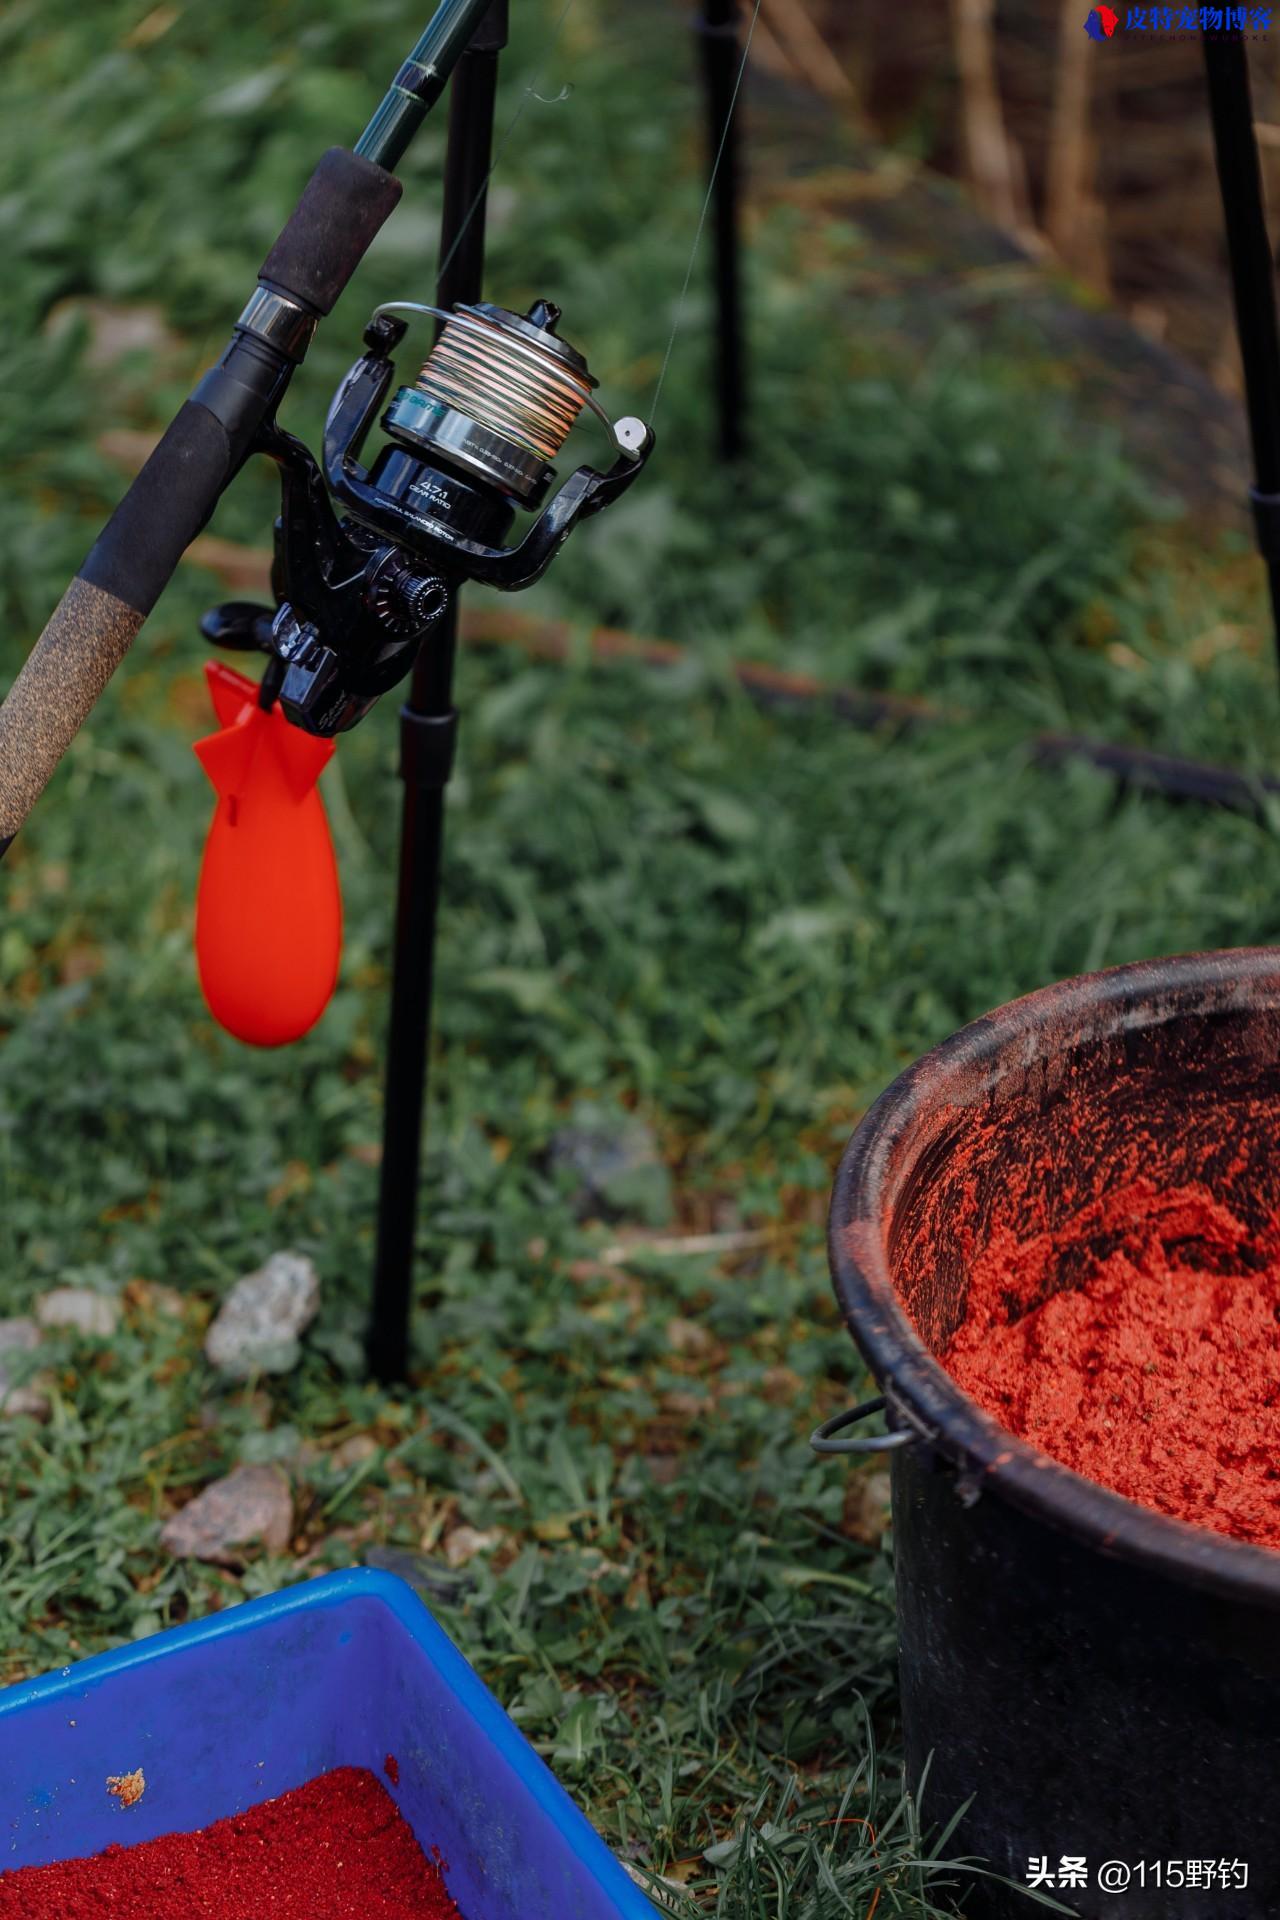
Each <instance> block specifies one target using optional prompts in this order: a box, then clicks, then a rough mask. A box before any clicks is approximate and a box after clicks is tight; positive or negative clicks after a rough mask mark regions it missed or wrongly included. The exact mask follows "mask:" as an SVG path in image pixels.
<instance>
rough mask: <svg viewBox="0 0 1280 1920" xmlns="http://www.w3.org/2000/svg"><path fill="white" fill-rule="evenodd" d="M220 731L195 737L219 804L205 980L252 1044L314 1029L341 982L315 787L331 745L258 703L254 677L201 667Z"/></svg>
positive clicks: (334, 893) (209, 855)
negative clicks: (266, 709) (267, 710)
mask: <svg viewBox="0 0 1280 1920" xmlns="http://www.w3.org/2000/svg"><path fill="white" fill-rule="evenodd" d="M205 674H206V675H207V677H208V681H209V692H210V695H211V696H212V699H213V708H214V712H215V714H216V715H217V717H218V720H219V722H220V723H221V724H220V727H219V730H218V732H217V733H211V734H209V735H208V736H207V737H206V738H205V739H203V740H197V741H196V743H195V753H196V755H197V756H198V758H199V760H200V763H201V765H202V766H203V768H204V770H205V772H206V773H207V774H208V776H209V779H210V780H211V782H212V783H213V789H214V792H215V793H216V794H217V796H218V803H217V806H216V808H215V810H214V815H213V821H212V824H211V825H210V828H209V837H208V839H207V840H206V841H205V847H204V860H203V864H202V866H201V870H200V887H199V891H198V893H197V895H196V963H197V966H198V968H199V972H200V987H201V991H202V992H203V994H204V997H205V1002H206V1004H207V1006H208V1008H209V1011H210V1013H211V1014H212V1015H213V1017H214V1019H215V1020H216V1021H217V1022H218V1024H219V1026H222V1027H225V1028H226V1030H227V1032H228V1033H232V1034H234V1035H235V1037H236V1038H237V1039H238V1040H246V1041H248V1043H249V1044H250V1045H251V1046H255V1047H281V1046H285V1045H287V1044H288V1042H289V1041H291V1040H297V1039H299V1038H300V1037H301V1035H303V1034H304V1033H306V1032H307V1030H308V1029H309V1028H310V1027H313V1026H314V1025H315V1023H316V1021H317V1020H318V1019H319V1018H320V1015H321V1014H322V1013H323V1012H324V1010H325V1008H326V1006H327V1005H328V1004H329V1000H330V998H331V996H332V994H333V989H334V986H335V985H336V983H337V978H338V962H339V959H340V957H341V953H342V894H341V891H340V888H339V885H338V867H337V862H336V860H335V859H334V853H333V841H332V839H331V838H330V835H329V821H328V818H327V816H326V814H325V810H324V801H323V800H322V799H321V797H320V791H319V788H318V787H317V785H316V782H317V780H318V779H319V777H320V774H321V771H322V770H323V768H324V767H325V766H326V765H327V764H328V761H329V759H330V757H331V755H332V753H333V750H334V745H335V743H334V741H332V740H320V739H317V738H316V737H315V736H314V735H313V734H309V733H303V732H302V731H301V730H300V729H299V728H297V727H291V726H290V725H289V723H288V721H287V720H286V719H285V717H284V715H283V714H282V713H281V712H280V710H279V708H273V709H272V710H271V711H270V712H266V711H264V709H263V708H262V707H261V706H259V704H258V687H257V683H256V682H255V681H253V680H250V679H248V678H247V677H246V676H245V675H244V674H242V673H236V672H235V671H234V669H233V668H231V667H227V666H224V665H223V664H222V662H221V661H211V662H210V663H209V664H208V665H206V667H205Z"/></svg>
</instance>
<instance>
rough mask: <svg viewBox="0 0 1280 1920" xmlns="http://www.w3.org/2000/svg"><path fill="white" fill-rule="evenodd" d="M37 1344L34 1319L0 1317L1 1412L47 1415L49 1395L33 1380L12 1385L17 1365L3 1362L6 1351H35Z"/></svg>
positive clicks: (3, 1413) (37, 1336)
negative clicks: (0, 1318) (1, 1318)
mask: <svg viewBox="0 0 1280 1920" xmlns="http://www.w3.org/2000/svg"><path fill="white" fill-rule="evenodd" d="M39 1345H40V1329H39V1327H38V1326H37V1325H36V1323H35V1321H34V1320H26V1319H15V1320H0V1415H6V1416H12V1415H14V1414H18V1413H29V1414H31V1415H33V1417H34V1418H35V1419H37V1420H47V1419H48V1417H49V1396H48V1394H46V1393H44V1392H42V1391H41V1389H40V1387H39V1386H38V1385H37V1383H36V1382H35V1381H34V1380H26V1381H23V1382H22V1383H21V1384H20V1385H18V1386H15V1385H14V1382H13V1375H14V1372H15V1371H16V1369H12V1368H11V1367H9V1366H7V1365H6V1364H5V1357H6V1355H8V1354H23V1353H34V1352H35V1350H36V1348H37V1347H38V1346H39Z"/></svg>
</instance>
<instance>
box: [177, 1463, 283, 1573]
mask: <svg viewBox="0 0 1280 1920" xmlns="http://www.w3.org/2000/svg"><path fill="white" fill-rule="evenodd" d="M292 1532H293V1495H292V1494H291V1493H290V1491H289V1482H288V1480H287V1479H286V1478H285V1476H284V1474H283V1473H281V1471H280V1469H279V1468H278V1467H259V1466H247V1467H236V1468H234V1469H233V1471H232V1472H231V1473H229V1474H227V1476H226V1478H225V1479H222V1480H215V1481H214V1482H213V1483H212V1485H210V1486H207V1487H206V1488H205V1489H204V1491H203V1493H198V1494H197V1495H196V1497H195V1499H194V1500H189V1501H188V1502H187V1504H186V1506H185V1507H182V1508H180V1509H179V1511H178V1512H177V1513H175V1514H172V1515H171V1516H170V1517H169V1519H168V1520H166V1521H165V1523H164V1526H163V1527H162V1528H161V1529H160V1544H161V1546H162V1547H164V1548H165V1550H166V1551H167V1552H169V1553H171V1554H172V1555H173V1556H174V1558H175V1560H208V1561H209V1562H211V1564H212V1565H214V1566H238V1565H239V1564H240V1562H241V1561H243V1560H244V1559H245V1557H246V1556H245V1548H246V1547H248V1546H250V1545H252V1544H253V1543H254V1542H255V1541H261V1543H262V1545H263V1546H264V1547H266V1549H267V1550H268V1552H269V1553H283V1552H284V1550H285V1548H286V1547H287V1546H288V1544H289V1537H290V1535H291V1534H292Z"/></svg>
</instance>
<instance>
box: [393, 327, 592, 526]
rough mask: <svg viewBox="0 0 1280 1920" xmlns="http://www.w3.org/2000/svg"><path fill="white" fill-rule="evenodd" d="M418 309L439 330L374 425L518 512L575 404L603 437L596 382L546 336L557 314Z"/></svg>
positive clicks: (532, 499) (535, 501)
mask: <svg viewBox="0 0 1280 1920" xmlns="http://www.w3.org/2000/svg"><path fill="white" fill-rule="evenodd" d="M387 311H388V309H387V308H385V307H382V308H380V309H379V312H382V313H385V312H387ZM424 311H426V312H429V313H432V314H434V315H435V316H436V318H437V319H439V320H441V321H443V323H444V327H443V331H442V333H441V335H440V338H439V339H438V340H437V342H436V344H435V346H434V347H433V348H432V349H431V352H430V354H429V355H428V356H427V358H426V360H425V361H424V362H423V365H422V371H421V372H420V373H419V375H418V378H417V381H416V382H415V384H414V385H413V386H412V387H401V389H400V391H399V393H397V395H396V397H395V399H394V400H393V401H392V403H391V405H390V406H389V407H388V409H387V412H386V415H385V417H384V420H383V425H384V427H385V428H386V430H387V432H388V433H389V434H390V435H391V436H392V437H393V438H395V439H402V440H403V442H404V443H405V444H408V445H411V446H416V447H420V448H423V449H425V450H427V451H430V452H433V453H435V454H438V455H439V456H440V457H441V458H443V459H445V460H448V461H450V462H456V463H457V464H458V465H459V466H462V467H465V468H467V469H468V470H469V471H471V472H473V473H476V474H478V475H479V476H480V477H481V478H482V479H486V480H488V481H490V482H491V483H492V484H493V485H495V486H497V487H500V488H502V489H503V490H504V491H507V492H510V493H512V494H513V495H515V497H516V498H517V499H518V500H519V501H520V503H521V505H522V506H525V507H530V508H532V507H536V506H538V505H539V504H540V502H541V500H542V499H543V497H544V495H545V493H546V490H547V487H548V485H549V484H550V482H551V479H552V477H553V474H554V469H553V468H552V467H551V466H550V465H549V464H548V463H549V462H550V461H552V460H554V459H555V457H556V455H557V453H559V451H560V448H561V447H562V446H563V445H564V442H565V440H566V439H567V438H568V435H569V432H570V429H571V428H572V427H573V424H574V422H575V421H576V420H577V418H578V415H579V414H580V413H581V411H582V409H583V407H584V406H588V407H591V408H592V409H593V411H594V412H595V413H597V414H598V415H599V416H600V418H601V420H603V422H604V424H605V426H606V428H608V429H609V431H610V432H612V431H613V429H612V428H611V427H610V424H609V416H608V415H607V414H606V413H605V411H604V409H603V407H601V406H600V405H599V404H598V403H597V402H596V401H595V400H593V399H592V397H591V395H592V390H593V389H594V387H595V385H596V382H595V381H594V380H593V379H592V377H591V374H590V373H589V372H588V370H587V363H586V361H585V360H584V359H583V357H582V355H581V354H580V353H579V352H578V351H577V349H576V348H574V347H571V346H570V345H569V344H568V342H567V341H565V340H561V339H558V338H557V336H556V323H557V321H558V320H559V318H560V309H559V307H554V306H552V305H551V303H550V301H547V300H538V301H535V302H534V304H533V306H532V307H530V309H529V311H528V313H527V314H523V315H521V314H517V313H510V312H508V310H507V309H506V308H505V307H494V306H489V305H477V306H469V307H468V306H460V307H458V308H456V309H455V311H454V312H453V313H452V314H448V313H445V312H443V311H442V310H441V309H440V308H439V307H429V308H426V309H424Z"/></svg>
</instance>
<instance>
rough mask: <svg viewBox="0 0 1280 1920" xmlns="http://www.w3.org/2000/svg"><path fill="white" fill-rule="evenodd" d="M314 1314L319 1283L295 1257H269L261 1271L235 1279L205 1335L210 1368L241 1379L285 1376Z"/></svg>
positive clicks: (309, 1266)
mask: <svg viewBox="0 0 1280 1920" xmlns="http://www.w3.org/2000/svg"><path fill="white" fill-rule="evenodd" d="M319 1311H320V1279H319V1276H318V1274H317V1273H316V1270H315V1267H314V1265H313V1263H312V1262H311V1261H310V1260H308V1259H307V1258H306V1256H305V1255H304V1254H300V1253H273V1254H272V1256H271V1258H270V1259H269V1260H268V1261H267V1263H266V1265H265V1266H261V1267H259V1268H258V1269H257V1270H256V1271H255V1272H254V1273H246V1274H245V1275H244V1277H243V1278H242V1279H240V1280H237V1281H236V1283H235V1285H234V1287H232V1289H231V1291H230V1293H229V1294H228V1295H227V1297H226V1299H225V1300H224V1301H223V1303H222V1305H221V1307H220V1308H219V1309H218V1313H217V1316H216V1318H215V1319H214V1322H213V1325H212V1326H211V1327H210V1328H209V1331H208V1333H207V1334H206V1335H205V1342H204V1350H205V1353H206V1355H207V1356H208V1358H209V1360H210V1362H211V1363H212V1365H213V1366H215V1367H218V1368H220V1369H221V1371H222V1372H223V1373H229V1374H233V1375H234V1376H235V1378H236V1379H238V1380H245V1379H247V1378H248V1377H249V1375H250V1374H252V1373H288V1371H289V1369H290V1368H291V1367H294V1366H296V1365H297V1362H298V1354H299V1347H298V1341H299V1338H300V1336H301V1335H302V1334H303V1333H304V1332H305V1330H306V1329H307V1327H309V1326H310V1325H311V1322H312V1321H313V1320H314V1319H315V1317H316V1315H317V1313H318V1312H319Z"/></svg>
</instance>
